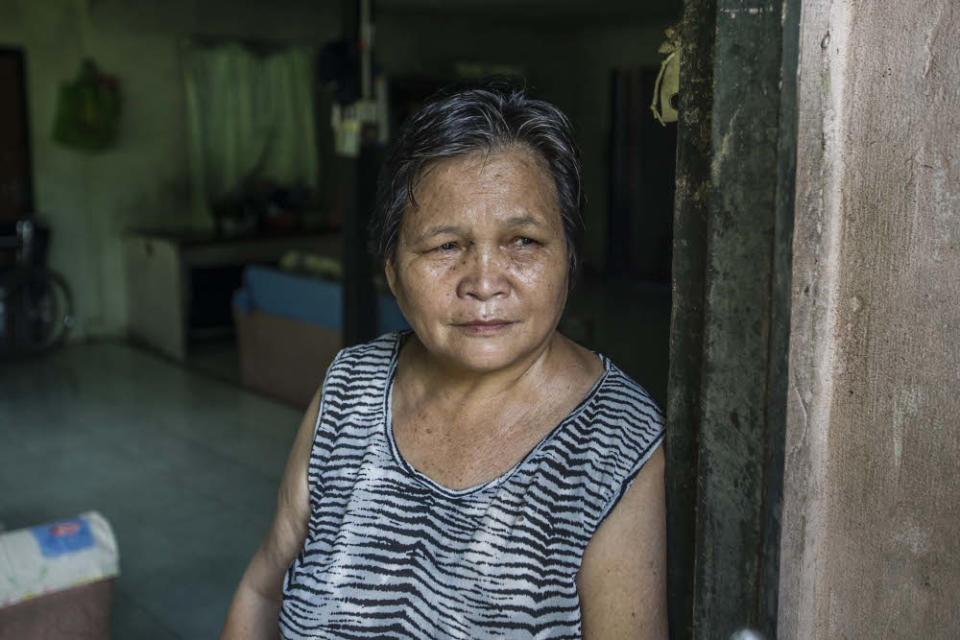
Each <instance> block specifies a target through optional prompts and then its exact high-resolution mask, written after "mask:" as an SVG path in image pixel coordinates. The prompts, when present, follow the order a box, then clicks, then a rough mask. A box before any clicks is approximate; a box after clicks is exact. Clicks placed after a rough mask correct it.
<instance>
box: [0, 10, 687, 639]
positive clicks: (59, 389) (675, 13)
mask: <svg viewBox="0 0 960 640" xmlns="http://www.w3.org/2000/svg"><path fill="white" fill-rule="evenodd" d="M364 7H367V9H366V10H367V13H363V11H364ZM679 13H680V3H679V2H626V1H623V0H603V1H600V2H597V1H591V2H586V1H582V0H563V1H562V2H558V1H556V0H553V1H550V2H547V1H545V0H524V1H523V2H505V1H504V2H499V1H498V2H489V1H484V2H479V1H475V0H458V1H457V2H450V1H444V2H439V1H433V0H377V1H376V2H374V3H372V6H370V3H356V2H334V1H331V2H307V1H301V0H282V1H280V2H270V3H267V2H244V3H235V2H206V1H204V2H199V1H193V0H176V1H174V2H160V1H157V0H142V1H138V2H131V1H127V0H42V1H39V2H26V1H18V0H3V2H0V48H2V53H3V64H4V67H3V69H4V71H3V76H2V81H3V82H4V83H5V84H4V86H3V90H2V91H3V95H4V96H10V98H9V99H8V98H5V99H4V105H3V108H4V117H3V120H4V127H5V130H4V136H5V137H4V140H9V141H10V142H9V143H6V142H5V144H7V148H5V151H4V152H5V153H6V154H7V156H6V157H11V158H13V159H14V160H11V161H10V162H9V163H8V164H7V165H5V166H4V168H3V171H4V172H5V175H4V176H3V180H4V185H5V190H6V191H7V194H8V195H7V196H5V197H6V198H7V200H6V201H5V202H4V204H3V206H4V208H3V210H2V212H0V228H2V231H3V234H4V238H5V242H6V244H4V245H3V259H4V261H3V262H2V263H0V265H2V269H3V271H4V272H5V273H8V274H15V273H19V272H22V271H23V269H25V268H26V266H27V265H29V266H30V267H32V268H34V271H35V272H39V271H41V270H42V272H43V273H44V274H46V275H45V277H46V278H47V279H46V280H44V281H43V282H42V283H41V284H34V285H31V286H35V287H40V288H41V289H42V290H43V292H44V295H45V296H47V298H49V299H47V298H44V303H43V304H44V305H45V306H43V309H41V311H38V312H37V313H42V314H44V318H45V319H46V320H45V321H48V323H50V324H52V325H54V328H52V329H49V332H50V333H49V335H48V334H47V333H43V335H39V334H35V333H34V334H31V333H30V332H31V330H30V329H29V328H28V327H27V328H25V327H24V325H23V324H22V323H23V322H26V320H22V319H20V315H18V314H20V308H19V307H17V305H16V301H17V299H18V298H17V295H19V294H18V293H17V291H20V290H19V289H18V290H14V288H13V284H10V283H11V282H12V279H11V280H10V281H6V280H5V281H4V282H5V285H4V286H5V287H6V289H5V290H4V295H5V298H3V299H2V300H5V301H6V304H5V306H4V307H0V327H3V333H0V345H2V346H0V349H2V351H3V356H2V358H3V359H2V364H0V367H2V369H0V423H2V426H0V487H2V488H3V489H2V495H3V498H2V500H0V531H8V532H9V531H14V530H18V529H21V528H23V527H30V526H34V525H40V524H43V523H50V522H55V521H58V520H60V519H63V518H69V517H73V516H77V515H78V514H82V513H87V512H91V511H95V512H97V513H99V514H100V515H102V517H103V519H105V521H106V522H108V523H109V532H110V534H109V535H110V536H112V539H113V540H114V542H115V545H116V556H117V557H118V559H119V571H118V573H119V575H118V577H116V579H115V580H114V581H113V595H112V598H113V600H112V608H111V614H110V616H111V617H110V622H109V626H110V632H111V633H112V637H115V638H144V639H145V638H164V639H166V638H171V639H172V638H202V637H215V636H216V635H217V633H218V631H219V629H220V626H221V625H222V623H223V619H224V616H225V613H226V610H227V606H228V604H229V602H230V598H231V596H232V594H233V590H234V588H235V587H236V584H237V582H238V580H239V578H240V575H241V573H242V572H243V569H244V567H245V566H246V563H247V562H248V560H249V558H250V556H251V555H252V554H253V552H254V551H255V550H256V548H257V545H258V544H259V542H260V540H261V538H262V536H263V535H264V532H265V531H266V529H267V526H268V525H269V522H270V518H271V517H272V513H273V509H274V505H275V501H276V491H277V487H278V482H279V479H280V477H281V474H282V471H283V466H284V462H285V459H286V456H287V454H288V452H289V450H290V445H291V443H292V439H293V436H294V434H295V432H296V429H297V426H298V424H299V421H300V418H301V416H302V413H303V410H304V408H305V407H306V405H307V403H308V402H309V400H310V398H311V396H312V395H313V393H314V391H315V390H316V388H317V385H318V384H319V383H320V382H321V381H322V378H323V374H324V371H325V369H326V366H327V364H329V362H330V360H331V359H332V357H333V355H335V353H336V351H337V350H338V349H340V348H341V347H343V346H348V345H350V344H356V343H358V342H361V341H365V340H368V339H370V338H372V337H374V336H375V335H379V333H383V332H386V331H393V330H397V329H401V328H404V327H406V323H405V321H404V319H403V317H402V315H401V314H400V312H399V309H398V308H397V307H396V303H395V302H394V301H393V300H392V298H391V297H390V295H389V292H388V291H387V289H386V287H385V286H384V282H383V277H382V275H381V274H380V273H379V269H380V266H379V265H377V264H375V263H373V262H372V261H371V260H370V259H369V257H368V254H367V253H366V241H365V238H364V237H363V235H364V231H365V229H364V226H363V225H364V224H365V219H364V218H363V215H365V214H364V213H363V211H364V210H365V208H369V206H370V198H369V194H370V193H371V192H372V190H373V188H374V186H375V185H374V180H375V174H376V170H377V169H378V167H379V163H380V162H381V161H382V156H383V154H384V149H385V148H386V146H387V145H388V144H389V142H390V141H391V139H392V136H394V135H395V133H396V131H397V128H398V127H399V126H400V125H401V124H402V123H403V121H404V119H405V118H406V117H407V116H408V115H409V114H410V113H411V112H412V111H413V110H414V109H415V108H416V107H417V106H418V105H419V104H421V103H422V102H423V101H424V100H425V99H426V98H427V97H428V96H430V95H431V94H432V93H434V92H435V91H436V90H438V89H440V88H442V87H444V86H447V85H450V84H452V83H475V82H478V81H480V80H482V79H484V78H488V77H491V76H496V77H500V78H505V79H507V81H509V82H514V83H519V84H521V85H523V86H525V87H526V88H527V89H528V90H529V91H530V92H531V93H532V94H533V95H535V96H536V97H539V98H542V99H544V100H548V101H550V102H553V103H555V104H556V105H557V106H559V107H560V108H561V109H562V110H563V111H564V112H565V113H566V114H567V115H568V116H569V118H570V119H571V121H572V123H573V126H574V129H575V131H576V136H577V141H578V143H579V145H580V149H581V153H582V157H583V163H584V173H585V176H586V190H587V198H588V200H587V210H586V235H585V238H584V250H583V258H582V268H581V270H580V279H579V282H578V283H577V286H576V287H575V288H574V289H573V291H572V293H571V294H570V298H569V301H568V304H567V307H566V312H565V314H564V316H563V319H562V320H561V325H560V328H561V331H563V332H564V333H565V334H566V335H567V336H568V337H570V338H572V339H574V340H576V341H578V342H579V343H581V344H582V345H584V346H586V347H588V348H590V349H593V350H595V351H597V352H600V353H603V354H605V355H607V356H609V357H610V358H611V359H612V360H613V361H614V362H616V363H617V364H618V365H619V366H620V367H621V368H622V369H623V370H624V371H625V372H626V373H628V374H629V375H631V376H632V377H634V379H636V380H637V381H638V382H639V383H640V384H642V385H643V386H644V387H645V388H646V389H647V390H648V391H649V393H650V394H651V395H652V397H653V398H654V399H655V400H656V401H657V402H658V403H660V405H661V406H663V404H664V403H665V401H666V390H667V369H668V367H667V359H668V340H667V336H668V332H669V322H670V304H671V297H670V269H671V266H670V260H671V242H672V210H673V188H674V162H675V156H676V124H675V122H671V121H670V118H669V117H668V118H667V121H665V122H658V121H657V119H656V118H655V116H654V113H653V111H652V110H651V107H650V105H651V103H653V102H655V92H656V90H657V88H658V87H659V86H660V85H661V84H662V75H663V74H662V73H661V71H662V68H661V67H662V63H663V62H664V60H665V59H666V58H667V57H668V56H669V54H670V51H671V49H670V46H671V43H670V36H669V34H668V33H667V32H666V31H667V29H668V28H669V27H671V26H672V25H674V24H675V23H676V22H677V20H678V18H679ZM356 38H360V39H361V40H363V41H364V42H365V43H366V44H365V45H364V47H361V49H365V50H366V51H367V52H369V53H370V55H369V56H366V57H364V55H363V54H362V53H360V54H358V53H357V52H356V50H355V49H356V48H355V47H351V46H349V45H348V43H350V42H353V41H354V39H356ZM84 91H86V92H87V93H86V94H84ZM665 95H666V94H665ZM657 98H659V94H658V95H657ZM358 100H359V101H362V102H363V103H364V104H365V105H368V108H367V112H366V113H364V112H363V110H362V109H361V110H360V111H359V112H358V110H357V109H356V108H354V105H355V103H357V101H358ZM665 100H666V104H667V106H668V107H669V106H670V97H669V96H666V98H665ZM251 105H253V107H251ZM675 106H676V105H675V104H673V107H675ZM251 108H252V109H254V110H256V109H260V111H257V112H252V113H251V112H250V109H251ZM85 109H86V111H84V110H85ZM91 110H92V111H91ZM661 110H662V108H661ZM85 113H86V117H87V118H88V121H89V120H90V119H91V118H92V119H93V120H97V122H96V123H95V124H96V126H94V125H92V124H90V122H87V125H89V126H87V127H86V128H84V126H83V125H84V122H83V117H84V114H85ZM91 114H92V115H91ZM258 118H259V119H258ZM8 185H9V186H8ZM358 212H359V213H358ZM24 221H27V222H28V223H29V224H28V226H27V227H24ZM27 244H30V245H31V246H32V249H31V251H30V252H29V255H25V252H24V247H25V246H26V245H27ZM18 270H19V271H18ZM364 296H366V297H364ZM364 301H366V302H364ZM371 302H372V303H373V305H374V306H370V303H371ZM372 308H376V309H379V311H378V312H377V313H376V314H372V313H371V311H370V309H372ZM34 321H36V318H34ZM104 535H107V534H104ZM114 560H116V558H114Z"/></svg>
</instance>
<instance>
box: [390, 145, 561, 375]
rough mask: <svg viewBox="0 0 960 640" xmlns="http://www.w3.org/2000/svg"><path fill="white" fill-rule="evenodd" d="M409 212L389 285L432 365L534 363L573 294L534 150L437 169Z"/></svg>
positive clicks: (549, 187)
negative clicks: (435, 359) (532, 359)
mask: <svg viewBox="0 0 960 640" xmlns="http://www.w3.org/2000/svg"><path fill="white" fill-rule="evenodd" d="M415 196H416V201H417V205H418V206H417V207H408V209H407V210H406V212H405V213H404V216H403V222H402V224H401V227H400V233H399V238H398V241H397V248H396V252H395V254H394V257H393V259H392V260H389V261H388V262H387V269H386V272H387V281H388V282H389V284H390V289H391V290H392V291H393V293H394V295H395V296H396V297H397V302H398V303H399V305H400V309H401V310H402V311H403V314H404V316H406V318H407V321H408V322H409V323H410V326H411V327H412V328H413V330H414V331H415V332H416V334H417V337H419V339H420V341H421V342H422V343H423V345H424V346H425V347H426V348H427V350H428V351H429V352H430V353H431V354H432V355H433V356H435V357H438V358H440V359H441V360H443V361H444V362H445V363H447V364H450V365H453V366H456V367H457V368H463V369H468V370H472V371H477V372H480V371H485V372H489V371H496V370H501V369H505V368H507V367H509V366H511V365H513V364H516V363H519V362H522V361H523V360H524V359H526V358H530V357H532V356H535V355H536V354H537V353H538V352H539V350H540V349H542V348H543V346H544V345H545V344H546V342H547V341H548V340H549V339H550V337H551V336H552V335H553V332H554V330H555V328H556V326H557V323H558V322H559V320H560V315H561V313H562V312H563V306H564V304H565V302H566V295H567V250H566V241H565V238H564V233H563V223H562V221H561V219H560V212H559V210H558V208H557V202H556V195H555V189H554V185H553V181H552V179H551V177H550V175H549V173H548V172H547V171H546V170H545V169H543V168H542V167H541V165H540V164H539V163H538V161H537V158H536V157H535V156H534V154H533V152H531V151H529V150H527V149H522V148H515V149H508V150H505V151H500V152H497V153H491V154H489V155H487V156H484V155H483V154H481V153H474V154H470V155H467V156H461V157H456V158H451V159H449V160H443V161H440V162H438V163H437V164H435V165H432V166H431V167H430V168H429V169H428V171H427V172H426V173H425V174H424V176H423V177H422V178H421V180H420V181H419V183H418V184H417V187H416V191H415Z"/></svg>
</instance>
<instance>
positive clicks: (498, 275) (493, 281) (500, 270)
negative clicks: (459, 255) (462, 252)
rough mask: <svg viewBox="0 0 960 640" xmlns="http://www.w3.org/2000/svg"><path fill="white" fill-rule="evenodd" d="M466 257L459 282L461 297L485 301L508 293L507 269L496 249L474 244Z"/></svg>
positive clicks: (458, 291)
mask: <svg viewBox="0 0 960 640" xmlns="http://www.w3.org/2000/svg"><path fill="white" fill-rule="evenodd" d="M465 258H466V264H465V265H464V266H465V269H464V271H463V276H462V277H461V278H460V281H459V282H458V283H457V294H458V295H459V296H460V297H461V298H465V297H471V298H476V299H477V300H480V301H483V300H488V299H490V298H494V297H496V296H500V295H506V294H507V292H508V290H509V281H508V279H507V277H506V269H505V268H504V265H503V264H502V263H501V260H500V259H499V256H497V255H496V254H495V252H494V251H491V250H487V249H482V248H479V247H477V246H476V245H474V246H473V247H471V249H470V250H469V251H468V252H467V255H466V256H465Z"/></svg>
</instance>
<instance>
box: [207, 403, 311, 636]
mask: <svg viewBox="0 0 960 640" xmlns="http://www.w3.org/2000/svg"><path fill="white" fill-rule="evenodd" d="M319 406H320V391H319V390H318V391H317V393H316V394H315V395H314V397H313V401H311V402H310V406H309V407H308V408H307V411H306V413H305V414H304V416H303V421H302V422H301V423H300V429H299V431H297V437H296V439H295V440H294V443H293V448H292V450H291V451H290V457H289V458H288V459H287V467H286V469H285V470H284V472H283V481H282V482H281V484H280V492H279V495H278V497H277V511H276V513H275V515H274V517H273V524H272V525H271V526H270V530H269V531H268V532H267V535H266V537H264V539H263V542H261V543H260V548H259V549H257V551H256V553H254V554H253V558H252V559H251V560H250V564H249V565H248V566H247V570H246V571H245V572H244V574H243V577H242V578H241V579H240V585H239V586H238V587H237V591H236V593H234V595H233V602H231V604H230V610H229V611H228V612H227V621H226V623H225V624H224V626H223V631H222V632H221V633H220V639H221V640H245V639H247V638H250V639H254V638H256V640H262V639H264V638H278V637H279V635H280V629H279V625H278V622H277V621H278V618H279V615H280V600H281V596H282V593H281V591H282V586H283V575H284V573H285V572H286V570H287V568H288V567H289V566H290V563H291V562H293V559H294V558H295V557H296V555H297V554H298V553H300V549H302V548H303V541H304V538H305V537H306V535H307V522H308V519H309V517H310V494H309V489H308V487H307V466H308V464H309V462H310V450H311V447H312V444H313V434H314V428H315V425H316V422H317V412H318V411H319Z"/></svg>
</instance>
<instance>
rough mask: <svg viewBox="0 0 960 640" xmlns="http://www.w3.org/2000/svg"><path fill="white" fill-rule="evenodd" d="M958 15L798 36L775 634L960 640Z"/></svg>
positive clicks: (913, 7)
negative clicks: (793, 211) (796, 129)
mask: <svg viewBox="0 0 960 640" xmlns="http://www.w3.org/2000/svg"><path fill="white" fill-rule="evenodd" d="M958 35H960V3H957V2H956V0H928V1H926V2H922V3H919V2H866V1H852V0H810V1H809V2H804V4H803V15H802V20H801V32H800V88H799V139H798V156H797V182H796V217H795V230H794V245H793V252H794V256H793V285H792V318H791V334H790V362H789V375H788V381H789V394H788V406H787V443H786V468H785V480H784V506H783V519H782V541H781V570H780V609H779V617H778V627H779V630H780V631H779V637H781V638H785V639H792V638H796V639H798V640H799V639H803V640H808V639H811V638H951V639H952V638H957V637H960V613H958V611H960V609H958V607H957V596H958V594H960V482H958V477H960V47H958V44H957V43H958Z"/></svg>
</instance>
